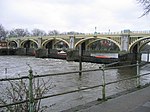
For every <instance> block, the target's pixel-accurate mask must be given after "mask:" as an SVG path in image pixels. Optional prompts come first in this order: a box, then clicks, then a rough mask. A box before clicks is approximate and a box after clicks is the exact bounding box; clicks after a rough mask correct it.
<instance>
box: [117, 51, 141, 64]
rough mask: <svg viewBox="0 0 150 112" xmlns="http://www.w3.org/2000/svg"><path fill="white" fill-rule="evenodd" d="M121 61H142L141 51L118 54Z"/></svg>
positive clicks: (130, 62)
mask: <svg viewBox="0 0 150 112" xmlns="http://www.w3.org/2000/svg"><path fill="white" fill-rule="evenodd" d="M118 58H119V61H120V62H122V63H126V62H127V63H129V64H132V63H136V62H137V61H139V62H141V53H128V52H126V53H125V52H124V53H121V52H120V53H119V54H118Z"/></svg>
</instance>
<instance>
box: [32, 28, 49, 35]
mask: <svg viewBox="0 0 150 112" xmlns="http://www.w3.org/2000/svg"><path fill="white" fill-rule="evenodd" d="M32 35H33V36H46V35H47V34H46V32H45V31H43V30H40V29H33V30H32Z"/></svg>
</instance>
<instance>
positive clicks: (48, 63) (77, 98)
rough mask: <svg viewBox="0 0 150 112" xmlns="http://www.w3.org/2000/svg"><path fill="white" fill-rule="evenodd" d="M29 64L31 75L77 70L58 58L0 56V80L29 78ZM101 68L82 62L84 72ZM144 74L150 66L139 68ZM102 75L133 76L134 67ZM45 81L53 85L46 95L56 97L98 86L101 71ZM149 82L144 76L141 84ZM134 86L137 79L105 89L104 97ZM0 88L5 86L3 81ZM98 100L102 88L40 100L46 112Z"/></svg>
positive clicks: (72, 64)
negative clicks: (54, 95) (61, 93)
mask: <svg viewBox="0 0 150 112" xmlns="http://www.w3.org/2000/svg"><path fill="white" fill-rule="evenodd" d="M144 58H145V57H143V59H144ZM28 65H29V66H30V67H31V68H32V70H33V74H34V75H37V74H38V75H43V74H50V73H61V72H68V71H77V70H79V63H78V62H67V61H65V60H58V59H39V58H34V57H26V56H0V77H1V78H5V77H18V74H20V75H21V76H26V75H28V70H29V69H30V67H29V66H28ZM100 66H101V65H100V64H94V63H83V69H84V70H89V69H97V68H99V67H100ZM147 72H150V65H146V66H144V67H142V68H140V73H147ZM105 75H106V82H109V81H113V80H119V79H123V78H127V77H130V76H135V75H136V68H135V67H130V68H124V69H113V70H107V71H105ZM46 79H49V80H50V82H49V84H51V85H52V86H53V88H52V89H50V91H49V93H48V94H55V93H60V92H65V91H70V90H74V89H80V88H84V87H89V86H93V85H98V84H101V83H102V71H96V72H88V73H83V75H82V77H79V75H78V74H74V75H65V76H57V77H47V78H46ZM149 81H150V76H145V77H142V78H141V83H142V84H145V83H147V82H149ZM135 85H136V80H131V81H124V82H120V83H116V84H112V85H111V86H107V88H106V93H107V94H106V95H107V96H108V95H112V94H114V93H116V92H119V91H123V90H125V89H128V88H131V87H134V86H135ZM0 86H1V87H4V86H3V84H2V82H1V85H0ZM1 90H2V89H1ZM97 98H101V87H100V88H96V89H92V90H85V91H79V92H76V93H71V94H67V95H62V96H57V97H53V98H48V99H44V100H42V105H48V106H49V108H48V110H47V111H51V112H58V111H61V110H66V109H69V108H71V107H74V106H77V105H81V104H85V103H87V102H90V101H93V100H96V99H97Z"/></svg>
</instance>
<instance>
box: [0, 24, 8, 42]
mask: <svg viewBox="0 0 150 112" xmlns="http://www.w3.org/2000/svg"><path fill="white" fill-rule="evenodd" d="M7 34H8V31H6V30H5V28H4V27H3V25H2V24H0V39H2V40H3V39H5V38H6V37H7Z"/></svg>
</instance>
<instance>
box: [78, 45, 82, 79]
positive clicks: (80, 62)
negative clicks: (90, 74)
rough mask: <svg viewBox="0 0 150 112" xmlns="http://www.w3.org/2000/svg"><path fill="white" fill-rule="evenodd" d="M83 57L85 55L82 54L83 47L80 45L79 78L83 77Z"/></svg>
mask: <svg viewBox="0 0 150 112" xmlns="http://www.w3.org/2000/svg"><path fill="white" fill-rule="evenodd" d="M82 55H83V53H82V45H80V46H79V71H80V72H79V76H80V77H81V75H82V72H81V71H82Z"/></svg>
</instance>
